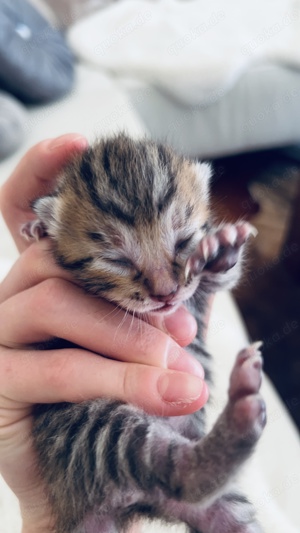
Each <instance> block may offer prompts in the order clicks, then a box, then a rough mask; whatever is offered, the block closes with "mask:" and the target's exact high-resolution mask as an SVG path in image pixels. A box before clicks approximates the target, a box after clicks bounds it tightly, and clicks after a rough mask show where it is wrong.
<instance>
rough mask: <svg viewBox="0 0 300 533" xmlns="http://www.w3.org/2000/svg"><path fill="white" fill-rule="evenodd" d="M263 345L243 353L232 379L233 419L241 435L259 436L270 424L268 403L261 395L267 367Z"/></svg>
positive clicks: (256, 344) (230, 398)
mask: <svg viewBox="0 0 300 533" xmlns="http://www.w3.org/2000/svg"><path fill="white" fill-rule="evenodd" d="M260 346H261V343H255V344H252V345H251V346H249V347H248V348H246V349H245V350H242V351H241V352H240V353H239V355H238V356H237V359H236V363H235V366H234V368H233V371H232V374H231V378H230V387H229V392H228V394H229V400H230V402H229V409H230V420H231V421H233V422H234V425H235V427H236V428H237V429H238V431H239V434H240V435H242V434H243V433H244V434H245V435H247V434H253V435H255V436H256V437H258V436H259V435H260V433H261V431H262V429H263V428H264V426H265V423H266V408H265V403H264V400H263V399H262V397H261V395H260V394H259V389H260V386H261V381H262V365H263V361H262V357H261V353H260V351H259V348H260Z"/></svg>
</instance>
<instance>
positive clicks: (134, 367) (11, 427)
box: [0, 135, 208, 533]
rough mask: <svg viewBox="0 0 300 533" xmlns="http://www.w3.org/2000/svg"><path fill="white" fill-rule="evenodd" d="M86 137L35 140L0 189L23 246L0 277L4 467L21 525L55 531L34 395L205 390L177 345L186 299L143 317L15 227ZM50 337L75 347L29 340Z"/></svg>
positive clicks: (171, 401)
mask: <svg viewBox="0 0 300 533" xmlns="http://www.w3.org/2000/svg"><path fill="white" fill-rule="evenodd" d="M54 143H56V148H55V147H53V144H54ZM85 146H86V141H84V140H83V139H82V138H79V137H78V136H77V138H76V137H75V136H70V135H69V136H63V137H62V138H59V139H56V140H54V141H44V142H43V143H40V144H39V145H37V146H35V147H34V148H32V149H31V150H30V151H29V152H28V153H27V154H26V155H25V157H24V158H23V160H22V161H21V162H20V164H19V165H18V167H17V169H16V170H15V172H14V173H13V175H12V177H11V178H10V179H9V180H8V182H7V183H6V184H5V185H4V186H3V188H2V191H1V207H2V212H3V215H4V217H5V219H6V222H7V224H8V226H9V228H10V231H11V233H12V235H13V237H14V239H15V242H16V244H17V246H18V248H19V250H20V251H23V253H22V255H21V256H20V258H19V260H18V261H17V262H16V264H15V265H14V267H13V268H12V270H11V272H10V273H9V275H8V276H7V278H6V279H5V280H4V281H3V283H2V284H1V286H0V345H1V347H0V472H1V473H2V475H3V476H4V478H5V479H6V481H7V483H8V484H9V485H10V486H11V488H12V490H13V491H14V493H15V494H16V496H17V497H18V498H19V501H20V505H21V512H22V517H23V523H24V526H23V532H24V533H25V531H26V532H27V531H28V532H29V531H30V533H35V532H39V531H43V532H48V531H51V514H50V511H49V509H48V505H47V499H46V498H45V496H44V494H45V491H44V488H43V482H42V480H41V479H40V476H39V473H38V471H37V469H36V465H35V454H34V449H33V447H32V440H31V428H32V416H31V415H32V406H33V404H35V403H44V402H46V403H51V402H60V401H68V402H78V401H82V400H86V399H93V398H96V397H99V396H105V397H115V398H119V399H121V400H124V401H128V402H131V403H135V404H137V405H140V406H141V407H143V408H144V409H145V410H147V411H148V412H150V413H155V414H161V415H176V414H185V413H190V412H193V411H195V410H197V409H199V408H201V407H202V406H203V404H204V403H205V402H206V400H207V396H208V393H207V388H206V385H205V384H204V382H203V372H202V369H201V367H200V366H199V365H198V364H197V363H196V362H195V360H194V359H193V358H192V357H191V356H189V355H188V354H187V353H186V352H185V351H184V350H183V349H182V347H184V346H186V345H187V344H189V342H191V340H192V339H193V337H194V335H195V332H196V325H195V321H194V319H193V318H192V317H191V316H190V315H189V314H188V313H187V311H186V310H185V309H184V308H181V309H179V310H178V311H177V312H176V313H174V314H173V315H171V316H169V317H166V318H165V319H164V320H163V319H162V318H160V319H159V322H158V321H157V322H156V323H155V324H152V325H151V324H146V323H144V322H142V323H141V321H140V320H138V319H133V317H131V316H130V315H127V316H126V315H125V313H123V311H120V310H116V308H115V307H114V306H113V305H112V304H110V303H108V302H106V301H104V300H101V299H95V298H93V297H91V296H89V295H87V294H85V293H84V292H83V291H82V290H81V289H80V288H79V287H77V286H76V285H74V284H73V283H72V282H71V280H70V278H69V274H67V273H66V272H64V271H62V270H61V269H59V268H58V267H57V266H56V265H55V264H54V262H53V261H52V259H51V256H50V255H49V252H48V241H47V239H43V240H42V241H40V242H39V243H35V244H33V245H31V246H28V243H26V242H23V240H22V238H21V237H20V235H19V228H20V225H21V224H22V223H24V222H26V221H27V220H29V219H30V218H31V217H34V215H33V214H32V213H31V210H30V202H31V200H33V199H34V198H36V197H37V196H39V195H41V194H46V193H47V192H49V191H51V190H52V189H53V186H54V179H53V176H55V175H56V173H57V171H58V170H59V168H60V167H61V166H62V165H63V164H64V163H65V162H66V161H67V159H68V157H70V154H71V152H72V151H74V150H80V149H82V148H84V147H85ZM51 147H52V149H51ZM154 326H155V327H154ZM141 333H142V334H141ZM53 337H59V338H64V339H66V340H69V341H70V342H72V343H74V344H76V345H78V346H79V347H80V348H67V349H62V350H48V351H42V350H37V349H35V350H34V349H32V348H31V347H30V346H31V345H32V344H33V343H39V342H43V341H45V340H48V339H49V338H53ZM100 354H101V355H100ZM103 356H106V357H103ZM109 358H110V359H109ZM167 384H168V386H169V387H170V388H169V389H167V388H166V385H167ZM145 391H147V394H145ZM163 396H165V397H163ZM184 398H186V400H184ZM178 399H181V403H180V402H179V403H178ZM175 402H177V403H175Z"/></svg>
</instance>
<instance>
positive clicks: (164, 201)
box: [157, 181, 177, 213]
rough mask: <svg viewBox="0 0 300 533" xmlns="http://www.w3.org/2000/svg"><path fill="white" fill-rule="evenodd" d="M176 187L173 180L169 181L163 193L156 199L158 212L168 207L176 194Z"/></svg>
mask: <svg viewBox="0 0 300 533" xmlns="http://www.w3.org/2000/svg"><path fill="white" fill-rule="evenodd" d="M176 190H177V187H176V185H175V183H174V181H171V182H169V184H168V188H167V191H166V193H165V195H164V196H163V197H162V198H160V199H159V200H158V204H157V209H158V212H159V213H162V212H163V211H164V210H165V209H166V208H167V207H169V205H170V203H171V201H172V200H173V198H174V195H175V194H176Z"/></svg>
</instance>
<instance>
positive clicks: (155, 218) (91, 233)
mask: <svg viewBox="0 0 300 533" xmlns="http://www.w3.org/2000/svg"><path fill="white" fill-rule="evenodd" d="M209 177H210V169H209V167H208V165H206V164H195V163H192V162H190V161H187V160H184V159H183V158H181V157H178V156H176V155H175V154H174V153H173V152H171V151H170V150H169V149H167V148H164V147H162V146H156V145H155V144H154V143H150V142H149V141H140V142H133V141H131V140H129V139H127V138H126V137H123V136H121V137H118V138H117V139H114V140H113V141H106V142H102V143H99V144H98V145H96V146H95V147H94V148H93V149H91V150H90V151H89V152H88V153H87V154H86V155H85V156H84V157H83V158H81V159H78V160H76V161H75V163H73V164H72V165H71V166H70V167H69V168H68V169H67V170H66V172H65V174H64V176H63V178H62V182H61V186H60V189H59V190H58V192H57V193H56V194H55V195H54V196H52V197H46V198H44V199H41V200H38V201H37V202H36V205H35V211H36V212H37V214H38V215H39V217H40V218H41V219H42V220H43V221H44V222H45V225H46V227H47V231H48V233H49V235H50V236H52V237H53V241H54V253H55V256H56V259H57V261H58V262H59V263H60V264H61V265H62V266H63V267H64V268H68V269H70V270H72V271H73V273H74V277H75V278H76V279H77V280H79V281H80V283H81V284H82V285H83V286H84V287H85V288H86V289H87V290H88V291H90V292H92V293H93V294H97V295H99V296H103V297H104V298H106V299H108V300H110V301H113V302H114V303H116V304H118V305H120V306H121V307H123V308H126V309H128V310H130V311H131V312H137V313H139V314H143V313H146V314H149V313H168V312H172V311H174V310H175V309H176V307H178V306H179V305H180V304H181V303H182V302H183V301H185V300H187V299H188V298H190V297H191V296H192V294H193V293H194V291H195V290H196V288H197V286H198V283H199V277H198V278H197V277H195V276H193V275H191V273H190V272H189V269H188V267H187V261H188V258H189V257H190V256H191V254H192V253H193V252H194V251H195V248H196V246H197V244H198V243H199V241H200V239H201V238H202V237H203V235H204V234H205V229H206V224H207V220H208V206H207V188H208V180H209Z"/></svg>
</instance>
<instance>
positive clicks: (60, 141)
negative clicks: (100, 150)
mask: <svg viewBox="0 0 300 533" xmlns="http://www.w3.org/2000/svg"><path fill="white" fill-rule="evenodd" d="M69 142H72V144H76V145H77V146H78V148H79V147H80V148H81V147H82V148H85V147H86V146H88V141H87V139H86V138H85V137H84V136H83V135H77V136H76V135H74V134H66V135H60V137H57V138H56V139H53V140H52V141H51V142H50V143H49V147H48V148H49V150H56V149H57V148H60V147H61V146H63V145H65V144H67V143H69Z"/></svg>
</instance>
